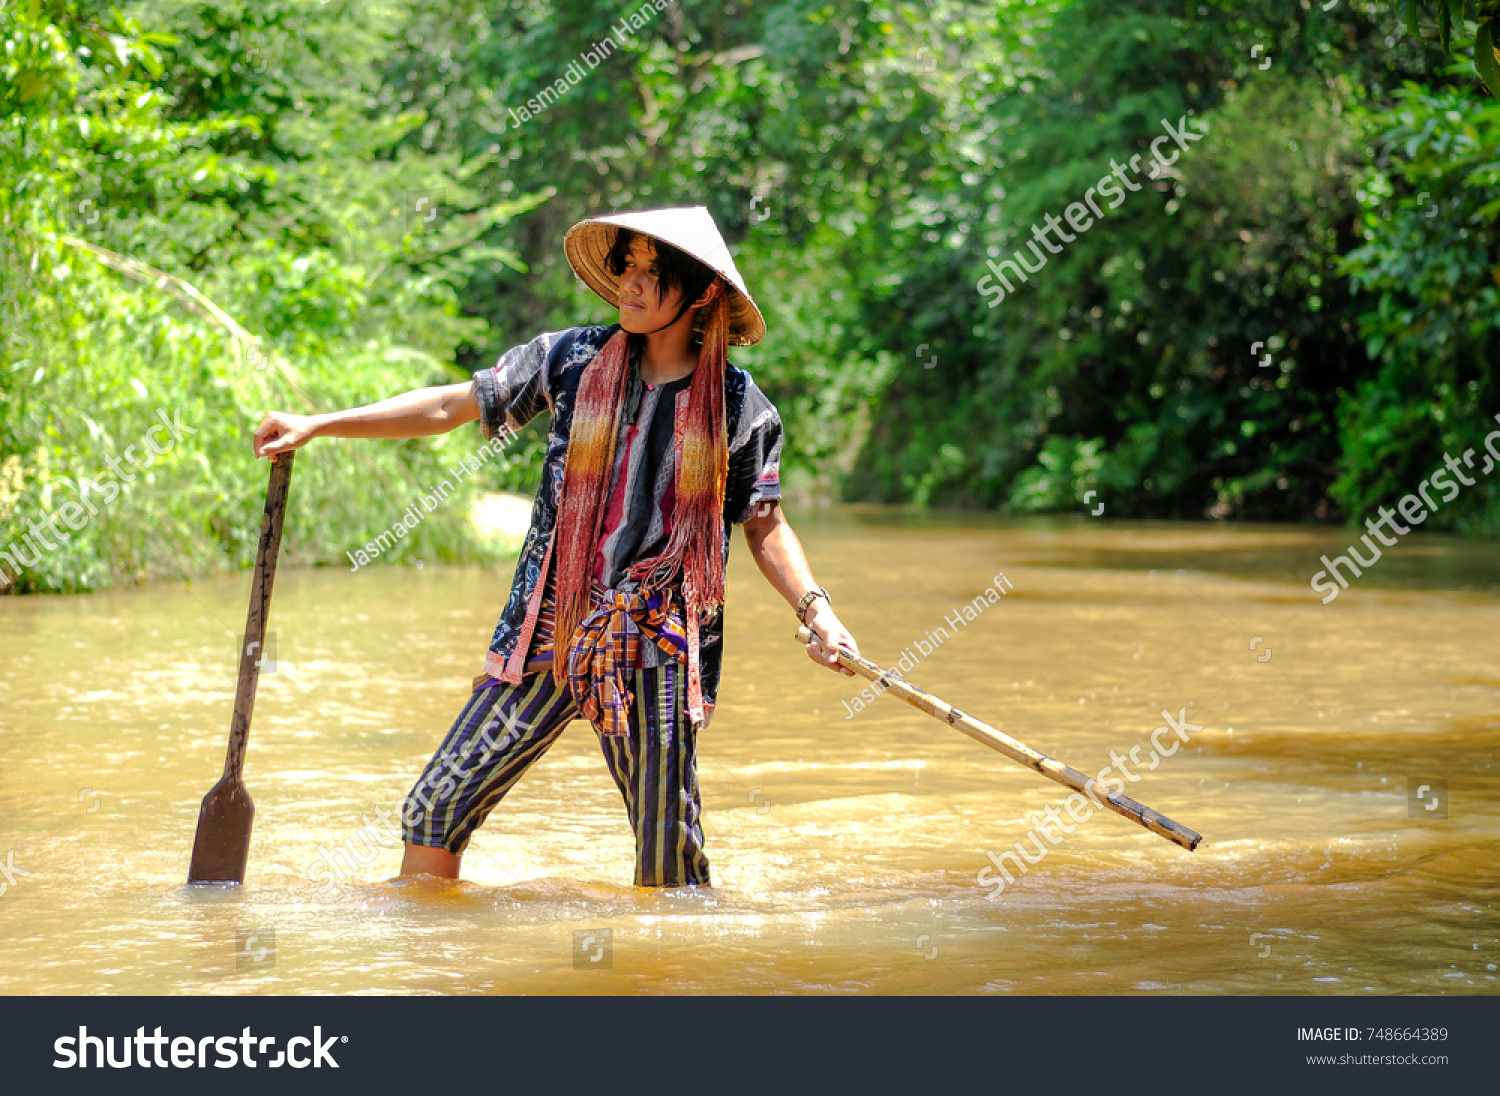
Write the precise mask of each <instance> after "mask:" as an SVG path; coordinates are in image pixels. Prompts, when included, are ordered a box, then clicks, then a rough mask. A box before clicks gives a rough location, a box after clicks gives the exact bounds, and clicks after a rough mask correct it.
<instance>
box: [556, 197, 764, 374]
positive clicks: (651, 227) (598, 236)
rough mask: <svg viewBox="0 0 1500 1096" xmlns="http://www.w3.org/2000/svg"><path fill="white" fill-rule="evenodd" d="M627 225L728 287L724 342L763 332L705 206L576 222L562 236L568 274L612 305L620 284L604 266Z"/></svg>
mask: <svg viewBox="0 0 1500 1096" xmlns="http://www.w3.org/2000/svg"><path fill="white" fill-rule="evenodd" d="M621 228H629V229H632V230H633V231H635V232H639V233H640V234H641V235H643V236H650V237H652V238H653V239H656V240H663V241H665V242H667V243H669V244H671V245H672V246H673V247H675V248H677V249H678V250H679V251H682V252H685V253H687V254H688V255H691V256H692V257H693V258H695V259H697V260H698V261H699V262H701V263H702V264H703V265H704V266H706V267H708V268H709V269H710V270H712V271H713V272H714V273H716V274H719V275H721V276H722V277H723V278H724V280H725V282H727V283H728V285H729V286H730V291H729V344H730V345H731V346H752V345H754V344H755V343H758V342H760V340H761V339H763V338H765V337H766V322H765V320H763V319H762V318H761V315H760V309H758V308H756V307H755V301H754V300H752V299H751V297H750V291H749V290H748V289H746V288H745V279H743V278H741V277H740V272H739V270H737V269H736V268H735V265H734V256H732V255H730V254H729V245H728V244H726V243H725V242H724V237H722V236H720V235H719V226H718V225H716V224H715V223H714V218H713V214H711V213H710V212H709V211H708V207H707V206H701V205H699V206H674V207H672V208H670V209H640V210H633V211H631V212H628V213H612V214H610V215H609V216H608V217H590V218H589V219H588V220H585V221H579V222H578V223H577V224H576V225H574V226H573V227H572V228H570V229H568V234H567V235H566V236H565V237H563V251H564V253H565V254H566V255H567V256H568V262H569V263H570V264H571V265H572V267H573V273H575V274H577V275H578V278H579V280H580V281H581V282H583V284H584V285H586V286H588V287H589V288H590V289H592V290H593V291H594V292H595V293H597V294H599V296H601V297H603V298H604V299H605V300H606V301H607V302H609V304H611V305H613V306H616V307H618V306H619V303H620V284H619V279H617V278H616V277H615V276H614V275H613V274H612V273H610V270H609V267H608V266H607V265H606V263H605V260H606V259H607V258H608V257H609V249H610V248H611V247H612V246H613V245H614V242H615V234H616V233H617V232H618V231H619V230H620V229H621Z"/></svg>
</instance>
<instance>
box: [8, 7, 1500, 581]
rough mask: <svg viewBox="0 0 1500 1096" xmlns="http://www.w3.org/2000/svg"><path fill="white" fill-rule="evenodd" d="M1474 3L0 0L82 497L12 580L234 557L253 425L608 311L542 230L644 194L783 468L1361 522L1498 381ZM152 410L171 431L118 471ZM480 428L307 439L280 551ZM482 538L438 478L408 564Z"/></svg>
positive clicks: (865, 486)
mask: <svg viewBox="0 0 1500 1096" xmlns="http://www.w3.org/2000/svg"><path fill="white" fill-rule="evenodd" d="M1487 5H1488V6H1487ZM1492 6H1493V5H1489V4H1488V0H1485V3H1483V4H1480V5H1478V6H1477V7H1475V6H1473V5H1471V6H1470V9H1469V15H1470V16H1471V17H1474V16H1478V17H1479V21H1478V22H1476V21H1473V19H1472V18H1471V19H1470V20H1469V21H1465V20H1463V19H1461V18H1460V19H1458V20H1457V21H1454V19H1453V15H1454V12H1455V11H1456V10H1457V9H1459V8H1461V7H1462V5H1453V4H1447V5H1446V6H1445V5H1444V4H1441V3H1436V4H1420V3H1418V4H1414V3H1408V2H1406V0H1403V2H1402V3H1401V4H1399V5H1395V6H1393V5H1391V4H1388V3H1385V2H1383V0H1380V2H1377V0H1349V2H1344V3H1340V4H1336V5H1333V6H1332V8H1331V9H1329V10H1325V5H1324V4H1322V3H1317V2H1313V0H1293V2H1291V3H1288V2H1287V0H1052V2H1041V0H1000V2H995V0H991V2H989V3H961V2H956V0H939V2H937V3H904V2H899V0H837V2H828V0H781V2H759V3H743V2H729V3H722V2H717V0H716V2H706V0H705V2H698V0H671V2H669V3H668V2H659V0H643V2H634V3H632V2H629V0H627V2H624V3H598V2H595V0H557V2H549V3H541V2H539V0H515V2H505V0H501V2H494V0H492V2H489V3H482V4H481V3H478V2H475V0H452V2H439V0H386V2H378V3H363V2H362V3H353V2H349V0H328V2H325V3H317V2H316V0H264V2H258V3H248V2H229V3H213V4H208V3H201V2H189V0H142V2H138V3H130V4H125V5H123V6H120V7H111V6H109V5H106V4H103V3H95V2H92V0H72V2H63V0H58V2H46V0H11V2H10V3H8V4H5V5H3V6H0V43H3V52H0V324H3V328H0V549H4V548H5V547H6V546H7V545H9V544H11V543H13V542H14V541H16V540H17V539H18V538H21V537H22V536H23V535H25V534H26V533H27V532H28V530H31V529H33V528H35V527H36V523H37V522H38V521H43V522H46V521H48V520H52V522H53V524H52V525H51V526H50V528H53V529H57V528H58V526H57V522H56V518H55V516H56V515H58V514H60V513H62V512H63V508H64V507H66V506H68V505H69V504H70V503H75V502H77V503H79V504H81V505H87V504H88V503H89V501H91V500H92V501H93V503H94V504H95V505H94V506H93V507H91V513H92V510H94V509H97V510H98V513H97V515H96V516H93V517H92V520H90V521H88V522H87V523H86V524H84V525H83V526H82V528H80V529H79V530H78V531H76V532H74V533H72V534H71V535H70V536H68V537H66V538H64V537H62V536H61V535H55V536H54V539H55V540H56V541H57V547H56V549H55V550H52V551H48V552H46V553H42V554H40V555H39V558H38V559H37V562H36V563H35V564H34V565H28V566H26V567H24V568H23V569H22V570H21V573H20V575H19V576H18V581H16V582H14V583H9V584H7V582H8V575H7V571H8V565H7V564H6V562H5V560H4V559H3V557H0V589H9V590H14V589H22V590H26V589H72V588H79V587H86V586H91V585H98V584H101V583H107V582H110V581H113V580H117V579H120V578H130V577H139V576H149V575H171V574H191V573H198V572H203V571H208V570H212V569H215V568H217V567H221V566H238V565H243V564H244V563H245V562H246V560H247V559H248V558H249V555H250V554H251V553H252V552H253V543H254V532H255V521H254V513H255V508H256V506H257V505H258V504H257V497H258V494H259V492H260V491H261V489H262V486H263V478H264V467H263V466H262V467H260V468H257V467H256V466H255V464H254V462H253V461H252V459H251V457H250V452H249V444H248V439H249V433H250V431H251V429H253V427H254V425H255V423H256V422H257V421H258V420H259V418H260V416H261V415H262V414H263V413H264V411H265V410H267V409H268V408H270V407H273V406H274V407H283V408H285V409H288V410H306V409H312V408H327V407H333V406H345V405H349V404H353V403H359V402H366V401H370V400H374V399H378V398H381V397H383V396H386V395H390V394H394V393H395V392H397V391H401V390H403V389H406V388H410V387H417V386H420V385H423V384H429V383H441V382H446V381H452V380H457V379H461V378H463V377H464V376H466V375H467V373H468V371H470V370H472V369H475V368H478V367H480V366H481V365H484V364H488V363H489V362H491V361H493V359H494V357H495V356H496V355H497V354H498V353H499V352H500V351H502V350H503V349H504V348H505V347H507V346H510V345H513V344H515V343H517V342H519V341H522V340H524V339H527V338H529V337H530V336H531V335H533V334H535V333H536V332H537V331H538V330H543V329H555V328H559V327H565V326H570V325H573V324H578V323H592V322H609V321H610V320H611V319H612V316H611V314H610V310H609V309H608V308H607V307H606V306H604V305H603V304H602V302H600V301H598V300H597V298H594V297H593V296H592V295H591V294H589V293H588V292H587V291H586V290H585V289H583V288H582V287H581V286H579V285H578V284H577V283H576V281H575V280H574V279H573V277H572V275H571V272H570V271H569V269H568V267H567V265H566V263H565V261H564V260H563V258H562V253H561V247H560V243H561V238H562V234H563V232H564V231H565V230H566V229H567V227H568V226H569V225H571V224H572V223H573V222H575V221H576V220H578V219H579V218H581V217H584V216H588V215H590V214H594V213H598V212H602V211H608V210H612V209H618V208H629V207H635V206H645V205H657V204H687V203H703V204H706V205H707V206H708V207H709V208H710V209H711V210H712V211H713V213H714V215H715V216H716V218H717V219H718V221H719V223H720V225H721V226H722V227H723V229H724V231H725V233H726V235H727V236H728V237H729V239H730V242H731V244H732V246H734V248H735V250H736V253H737V256H738V259H739V265H740V267H741V270H742V271H743V272H744V273H745V275H746V277H747V279H748V280H749V284H750V286H751V289H752V291H753V292H754V293H755V295H756V298H757V301H758V302H759V303H760V305H761V307H762V310H763V311H764V312H765V314H766V317H767V321H768V326H769V329H770V336H769V338H768V339H767V340H766V341H765V343H763V344H762V345H760V346H757V347H754V348H747V349H745V350H740V351H737V352H736V353H735V354H734V356H733V357H734V360H735V361H736V363H737V364H740V365H744V366H746V367H748V368H750V369H751V370H752V371H753V372H754V373H755V375H756V376H757V378H758V380H759V381H760V382H761V384H762V385H763V386H764V387H765V388H766V389H767V390H768V392H770V393H771V395H772V396H773V398H774V399H775V400H776V402H777V403H778V406H779V407H780V408H781V411H782V414H783V418H784V419H785V421H786V427H787V439H788V441H787V453H786V458H785V470H786V473H787V478H788V482H789V483H790V485H791V486H792V487H793V488H794V489H795V490H796V491H797V492H798V493H800V494H802V495H804V496H808V495H811V496H821V497H828V498H844V499H853V500H871V501H882V502H893V503H906V504H913V505H918V506H930V505H963V506H980V507H989V508H997V509H1001V510H1004V511H1009V512H1034V511H1056V510H1076V509H1077V508H1079V507H1080V506H1081V503H1082V499H1083V497H1084V495H1085V493H1086V492H1088V491H1097V492H1099V493H1100V494H1101V495H1102V496H1103V497H1105V498H1107V499H1108V500H1109V511H1110V513H1111V514H1113V515H1117V516H1123V515H1137V516H1156V517H1179V518H1202V517H1205V516H1206V517H1210V518H1218V519H1230V518H1256V519H1288V520H1304V519H1321V520H1357V519H1359V518H1361V517H1363V516H1365V515H1366V514H1369V513H1371V512H1373V510H1374V509H1375V508H1376V507H1378V506H1380V505H1389V504H1390V503H1391V502H1392V501H1393V498H1394V497H1395V496H1397V495H1399V494H1400V493H1402V492H1404V491H1407V490H1410V489H1411V487H1412V486H1413V485H1414V484H1415V482H1416V481H1417V480H1420V479H1421V477H1422V476H1423V475H1424V474H1425V473H1426V471H1427V470H1428V469H1430V468H1431V467H1432V466H1433V465H1434V464H1435V463H1437V462H1440V461H1441V460H1442V457H1443V454H1444V453H1457V452H1461V451H1462V450H1463V449H1465V448H1469V447H1472V446H1474V445H1476V444H1477V443H1478V442H1479V440H1480V439H1482V437H1483V436H1484V435H1485V434H1486V433H1487V432H1488V427H1487V426H1486V423H1487V422H1490V423H1493V420H1492V419H1491V418H1490V416H1491V415H1493V414H1494V413H1495V412H1496V411H1500V406H1497V401H1496V400H1495V398H1494V395H1495V393H1494V392H1493V386H1494V384H1495V381H1494V379H1493V376H1492V374H1493V372H1494V367H1495V365H1496V363H1497V361H1500V245H1497V237H1496V232H1495V221H1496V217H1497V215H1500V125H1497V123H1500V105H1497V102H1496V100H1495V99H1494V98H1491V97H1489V96H1488V95H1487V94H1486V93H1485V89H1484V88H1483V86H1482V85H1481V82H1480V77H1481V76H1482V75H1483V73H1484V72H1485V66H1486V63H1487V62H1486V60H1485V58H1484V56H1483V54H1482V52H1481V53H1475V52H1474V47H1473V42H1472V39H1473V37H1474V36H1475V35H1478V36H1479V38H1480V39H1481V42H1482V43H1484V44H1488V43H1489V39H1488V38H1486V37H1485V34H1486V33H1487V31H1486V28H1487V27H1488V26H1489V25H1490V23H1489V22H1488V21H1487V20H1489V19H1491V18H1493V15H1494V13H1493V12H1491V11H1490V10H1489V8H1490V7H1492ZM1396 8H1399V9H1400V10H1396ZM1438 14H1445V15H1446V17H1447V28H1448V29H1447V30H1444V22H1443V21H1442V20H1440V19H1439V18H1437V16H1438ZM1413 29H1415V30H1416V32H1417V33H1415V34H1414V33H1412V31H1413ZM1476 69H1477V71H1476ZM1133 164H1134V165H1135V166H1132V165H1133ZM1105 179H1111V180H1113V182H1111V183H1110V184H1109V185H1108V186H1106V185H1105V184H1104V182H1103V181H1104V180H1105ZM1116 195H1118V199H1117V198H1116ZM1090 202H1092V203H1093V205H1094V206H1097V207H1099V208H1098V209H1097V210H1095V209H1093V208H1091V207H1090ZM1096 213H1097V216H1096V215H1095V214H1096ZM1085 222H1087V225H1086V227H1085ZM1018 252H1019V253H1020V256H1021V257H1022V258H1023V259H1024V260H1025V264H1026V265H1025V270H1026V277H1025V279H1024V280H1022V279H1021V278H1020V277H1019V276H1018V275H1016V273H1015V270H1016V267H1015V265H1014V259H1015V257H1016V255H1017V253H1018ZM1008 261H1009V262H1011V265H1009V266H1007V265H1005V264H1006V262H1008ZM1038 263H1042V265H1040V266H1038V265H1037V264H1038ZM997 270H998V271H1001V272H1004V273H1005V274H1006V276H1007V279H1008V282H1009V289H1008V290H1007V291H1006V292H1005V293H1004V294H1003V297H1002V295H1001V294H1000V287H1001V283H1000V282H999V281H997V280H996V275H995V271H997ZM159 413H165V414H167V415H168V416H169V417H170V416H171V415H173V414H176V415H177V416H178V419H179V421H180V422H182V423H184V424H187V425H188V426H190V427H191V428H193V429H196V430H197V433H196V434H193V435H191V436H190V437H187V438H185V439H184V440H183V443H182V444H179V445H176V446H174V447H173V448H172V449H171V451H170V452H167V453H165V454H162V455H159V456H156V455H153V459H152V460H151V462H150V466H149V467H146V466H144V462H140V461H137V462H135V463H126V464H120V463H119V462H120V461H122V460H127V461H128V458H126V457H125V454H126V453H127V451H128V447H130V446H132V445H133V444H136V443H137V442H138V439H140V438H142V437H143V436H144V435H145V433H146V432H147V431H148V430H149V429H151V427H152V424H153V423H155V422H158V421H160V415H159ZM477 440H478V439H477V438H476V437H474V436H473V435H472V434H470V433H469V432H467V431H465V432H462V433H461V434H460V435H451V436H447V437H443V438H439V439H423V440H421V441H414V442H410V443H380V444H369V443H363V444H361V443H333V444H330V445H328V446H327V447H326V448H323V449H322V450H321V451H320V452H319V454H318V456H317V457H316V458H315V459H311V460H308V461H304V462H302V464H301V465H300V466H299V472H298V477H299V483H298V490H297V491H296V492H295V493H294V499H295V505H296V506H297V507H298V508H299V511H300V516H301V518H302V519H303V520H301V521H297V520H296V519H295V516H294V520H293V522H292V523H291V524H290V525H289V529H295V530H298V532H296V533H295V534H293V536H292V539H291V542H290V544H289V546H288V547H289V551H290V553H291V555H292V557H293V558H294V559H298V560H301V561H304V562H325V563H330V564H332V563H337V562H339V561H340V560H342V559H343V553H344V552H345V551H346V550H347V549H348V548H350V547H351V546H353V545H355V544H358V543H362V542H364V541H365V540H367V539H368V538H369V537H370V536H372V535H374V534H375V533H378V532H379V531H381V530H382V529H385V528H386V527H388V526H389V525H390V524H391V523H392V522H393V521H394V520H395V519H396V518H397V516H398V515H399V514H400V513H401V512H402V511H403V510H404V509H405V508H406V507H407V506H408V505H409V504H410V503H411V502H412V500H413V498H414V497H415V496H417V495H419V494H420V493H421V492H423V491H424V490H425V489H426V488H427V487H428V486H430V485H431V484H432V483H433V482H435V481H436V480H437V479H439V478H441V477H442V476H443V475H445V473H446V471H447V469H449V468H450V467H451V466H452V465H453V463H454V462H456V461H458V460H459V459H461V458H462V457H463V456H464V455H466V454H468V453H470V452H472V451H473V450H474V448H475V447H476V445H477ZM321 445H322V443H320V446H321ZM537 451H538V446H537V444H536V442H535V441H523V442H520V443H518V444H517V445H516V446H515V447H514V448H513V449H512V450H511V451H510V454H509V458H508V463H507V465H506V467H505V468H504V469H503V471H502V473H501V474H500V475H499V477H498V478H497V477H496V476H495V475H494V473H486V475H488V476H489V477H490V478H489V479H488V481H487V485H488V486H492V487H493V486H498V485H504V486H508V487H510V488H512V489H517V490H529V489H530V488H531V487H532V486H533V485H534V482H535V474H536V467H537V464H536V461H537ZM111 461H113V462H115V463H114V464H111ZM116 467H118V468H119V469H120V472H119V473H118V474H116V473H115V472H108V473H107V474H106V470H108V469H111V468H116ZM136 470H138V475H137V474H136ZM126 475H131V476H132V478H131V479H128V480H127V479H125V478H124V477H125V476H126ZM106 481H109V482H106ZM111 483H113V485H114V486H116V487H118V488H120V489H119V490H117V491H116V492H115V495H111V496H110V498H109V499H108V500H107V503H104V502H103V501H102V500H103V495H102V494H100V490H101V489H103V490H104V493H108V487H109V486H110V484H111ZM116 496H118V497H116ZM77 512H78V511H77V510H76V509H75V510H74V511H72V513H73V514H74V516H76V514H77ZM49 515H52V516H53V517H51V518H49ZM1432 524H1434V525H1436V526H1439V527H1446V528H1457V529H1465V530H1482V531H1490V530H1493V529H1495V528H1497V526H1500V508H1497V503H1496V500H1495V496H1494V492H1493V489H1492V488H1491V487H1490V486H1488V485H1487V484H1486V483H1483V482H1482V483H1481V484H1479V485H1477V486H1475V487H1474V488H1472V489H1471V490H1468V491H1466V492H1465V493H1464V494H1463V496H1462V497H1461V498H1459V499H1458V500H1456V501H1455V502H1454V503H1453V504H1452V505H1451V506H1447V507H1444V508H1443V509H1442V511H1441V512H1440V513H1438V514H1435V515H1434V518H1433V523H1432ZM33 543H34V541H33ZM493 551H494V548H493V546H491V545H486V544H484V543H481V542H479V541H477V540H475V539H474V535H473V534H472V532H471V531H470V530H469V527H468V526H467V524H466V522H465V521H464V520H463V512H462V507H461V506H457V505H454V506H449V507H445V508H442V509H440V510H438V511H437V512H435V513H433V514H432V515H431V516H430V517H427V518H426V520H424V521H423V522H422V523H421V524H420V525H419V526H418V528H417V529H416V530H415V531H413V532H412V533H411V534H410V536H408V537H406V538H405V539H404V540H403V542H402V544H401V547H400V549H399V550H398V552H397V553H396V558H410V559H417V558H427V559H433V558H437V559H454V560H458V559H473V558H481V557H483V556H485V555H487V554H489V553H491V552H493Z"/></svg>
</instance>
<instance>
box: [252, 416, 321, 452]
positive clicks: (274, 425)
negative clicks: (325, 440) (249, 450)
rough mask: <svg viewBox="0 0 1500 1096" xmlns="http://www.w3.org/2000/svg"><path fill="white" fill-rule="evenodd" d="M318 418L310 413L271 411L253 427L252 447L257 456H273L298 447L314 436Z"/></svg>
mask: <svg viewBox="0 0 1500 1096" xmlns="http://www.w3.org/2000/svg"><path fill="white" fill-rule="evenodd" d="M317 423H318V420H317V419H316V418H314V417H313V416H311V415H288V414H286V413H285V412H282V411H272V412H271V413H270V414H268V415H267V416H266V417H265V419H264V420H263V421H262V422H261V424H260V425H259V426H257V427H256V428H255V440H254V442H253V443H252V447H253V448H254V450H255V455H256V456H257V457H273V456H275V455H276V454H277V453H289V452H291V451H292V450H293V449H300V448H302V447H303V446H304V445H306V444H307V443H308V442H309V441H311V440H312V439H313V438H314V437H315V436H316V429H317Z"/></svg>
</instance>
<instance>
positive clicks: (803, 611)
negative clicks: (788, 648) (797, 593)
mask: <svg viewBox="0 0 1500 1096" xmlns="http://www.w3.org/2000/svg"><path fill="white" fill-rule="evenodd" d="M814 598H822V599H823V600H825V601H827V602H828V604H829V605H832V604H833V595H832V594H830V593H829V592H828V591H827V590H825V589H823V587H821V586H817V587H814V588H813V589H811V590H809V591H807V593H805V594H803V595H802V600H800V601H799V602H797V619H798V620H800V621H801V622H802V623H803V624H806V623H807V607H808V606H809V605H811V604H812V603H813V599H814Z"/></svg>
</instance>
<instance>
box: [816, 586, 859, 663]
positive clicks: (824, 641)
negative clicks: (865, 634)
mask: <svg viewBox="0 0 1500 1096" xmlns="http://www.w3.org/2000/svg"><path fill="white" fill-rule="evenodd" d="M807 628H808V630H809V631H810V632H812V634H813V638H812V641H811V642H809V643H808V645H807V657H808V658H810V659H812V660H813V661H814V662H816V663H818V665H820V666H827V667H829V668H830V669H833V670H837V671H838V672H839V673H841V674H843V675H844V676H845V677H854V676H855V674H854V671H853V670H846V669H844V667H842V666H840V665H839V662H838V655H837V653H836V652H837V650H838V648H840V647H844V648H846V649H848V650H850V651H852V652H854V653H855V654H859V644H857V643H855V642H854V637H853V636H852V635H850V634H849V629H847V628H845V627H844V626H843V625H842V624H841V623H839V618H838V616H837V615H836V614H835V613H834V611H833V606H832V605H830V604H828V601H827V599H825V598H818V599H816V600H815V601H814V602H813V603H812V607H811V608H810V609H809V610H808V613H807Z"/></svg>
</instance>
